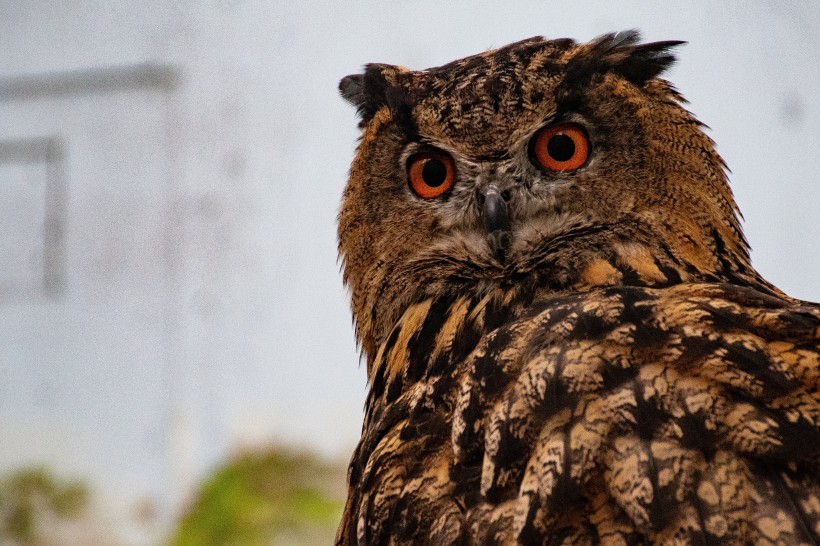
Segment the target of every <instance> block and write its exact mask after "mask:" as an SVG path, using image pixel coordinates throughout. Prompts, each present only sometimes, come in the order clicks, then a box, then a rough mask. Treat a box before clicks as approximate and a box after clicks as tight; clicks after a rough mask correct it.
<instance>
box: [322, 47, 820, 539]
mask: <svg viewBox="0 0 820 546" xmlns="http://www.w3.org/2000/svg"><path fill="white" fill-rule="evenodd" d="M679 43H680V42H658V43H648V44H640V43H639V41H638V36H637V33H634V32H625V33H619V34H612V35H606V36H602V37H600V38H598V39H596V40H594V41H592V42H590V43H587V44H577V43H575V42H573V41H572V40H552V41H549V40H544V39H542V38H532V39H529V40H524V41H521V42H517V43H514V44H511V45H509V46H506V47H503V48H501V49H497V50H493V51H489V52H486V53H483V54H480V55H476V56H473V57H468V58H465V59H462V60H459V61H456V62H453V63H451V64H448V65H445V66H442V67H439V68H432V69H428V70H424V71H411V70H407V69H404V68H400V67H396V66H391V65H379V64H373V65H368V66H367V67H366V69H365V72H364V74H359V75H354V76H348V77H347V78H345V79H343V80H342V82H341V84H340V89H341V92H342V95H343V96H344V97H345V98H346V99H347V100H349V101H350V102H352V103H353V104H355V105H356V106H357V107H358V109H359V114H360V116H361V128H362V131H363V132H362V139H361V142H360V144H359V147H358V150H357V155H356V158H355V159H354V161H353V165H352V167H351V170H350V179H349V183H348V186H347V188H346V190H345V193H344V199H343V204H342V208H341V211H340V214H339V248H340V255H341V258H342V262H343V272H344V279H345V282H346V284H347V285H348V287H349V288H350V291H351V299H352V308H353V315H354V320H355V325H356V333H357V337H358V339H359V341H360V343H361V348H362V353H363V356H364V357H365V358H366V360H367V369H368V379H369V386H370V389H369V393H368V397H367V401H366V407H365V420H364V426H363V432H362V438H361V440H360V442H359V445H358V447H357V448H356V451H355V453H354V455H353V459H352V461H351V465H350V470H349V476H348V480H349V491H348V498H347V503H346V507H345V512H344V516H343V520H342V523H341V526H340V528H339V532H338V535H337V544H340V545H354V544H357V545H365V544H370V545H378V544H465V545H466V544H516V543H518V544H597V543H605V544H610V543H611V544H749V543H754V544H818V543H820V538H818V537H820V478H818V470H819V469H820V468H818V467H820V389H819V388H818V387H819V386H820V306H818V305H817V304H813V303H808V302H802V301H798V300H795V299H792V298H789V297H788V296H786V295H785V294H783V293H782V292H781V291H780V290H778V289H777V288H776V287H774V286H772V285H771V284H769V283H768V282H766V281H765V280H764V279H763V278H762V277H761V276H760V275H759V274H758V273H757V272H756V271H755V270H754V268H753V267H752V265H751V263H750V259H749V248H748V244H747V243H746V240H745V238H744V236H743V233H742V230H741V227H740V224H739V221H738V214H739V213H738V211H737V207H736V205H735V203H734V200H733V198H732V194H731V190H730V189H729V185H728V181H727V178H726V173H725V165H724V163H723V161H722V159H721V158H720V156H719V155H718V154H717V153H716V152H715V150H714V146H713V143H712V141H711V140H710V139H709V137H707V136H706V135H705V134H704V133H703V131H702V124H701V123H700V122H698V121H697V119H695V118H694V116H692V114H690V113H689V112H688V111H686V110H685V108H683V107H682V106H681V105H682V103H684V100H683V98H682V97H681V96H680V95H679V94H678V93H677V92H676V91H675V89H674V88H673V87H672V86H671V85H670V84H669V83H668V82H666V81H665V80H663V79H661V78H659V75H660V74H661V73H662V72H663V70H664V69H666V68H667V67H668V66H669V65H670V64H671V63H672V62H673V61H674V57H673V55H672V54H671V53H670V50H671V49H672V48H673V47H674V46H676V45H678V44H679ZM555 128H558V129H555ZM559 129H560V130H559ZM545 135H546V137H545ZM555 135H558V136H557V137H555ZM567 135H572V139H573V140H572V143H570V141H569V140H567V138H568V136H567ZM543 141H546V144H544V143H543ZM581 151H583V152H584V155H583V156H581V157H578V154H579V153H580V152H581ZM544 154H547V155H549V156H551V157H546V156H544ZM552 156H554V157H552ZM576 157H577V158H578V160H579V161H577V162H575V161H574V159H575V158H576ZM553 160H555V161H557V163H554V162H553ZM417 177H421V178H422V180H421V184H422V186H423V188H420V187H418V186H417V185H416V178H417ZM428 190H429V191H428Z"/></svg>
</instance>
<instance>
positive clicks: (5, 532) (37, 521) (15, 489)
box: [0, 468, 88, 545]
mask: <svg viewBox="0 0 820 546" xmlns="http://www.w3.org/2000/svg"><path fill="white" fill-rule="evenodd" d="M87 502H88V490H87V487H86V486H85V485H84V484H82V483H80V482H63V481H60V480H59V479H57V478H56V477H55V476H54V475H53V474H52V473H51V472H49V471H48V470H47V469H45V468H25V469H21V470H17V471H15V472H13V473H11V474H9V475H8V476H6V477H5V478H3V479H2V480H0V543H2V544H4V545H5V544H9V545H18V544H19V545H24V544H25V545H29V544H43V543H44V542H46V539H45V538H44V534H47V532H48V530H49V529H51V528H53V527H54V526H55V523H56V522H57V521H59V520H70V519H75V518H78V517H80V516H81V514H82V512H83V510H84V509H85V507H86V504H87Z"/></svg>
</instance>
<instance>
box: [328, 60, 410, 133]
mask: <svg viewBox="0 0 820 546" xmlns="http://www.w3.org/2000/svg"><path fill="white" fill-rule="evenodd" d="M395 71H396V69H395V67H393V66H390V65H384V64H368V65H367V66H365V70H364V74H352V75H350V76H345V77H344V78H342V81H340V82H339V92H341V94H342V97H344V99H345V100H347V101H348V102H349V103H351V104H353V105H354V106H355V107H356V109H357V110H358V114H359V116H360V118H361V123H360V124H359V126H360V127H364V126H365V125H367V122H369V121H370V120H371V119H373V116H375V115H376V112H378V110H379V108H381V107H383V106H388V107H390V108H391V109H393V108H397V107H399V106H400V104H399V103H400V100H399V97H403V93H402V92H401V90H400V88H399V87H398V86H397V85H395V84H393V83H391V82H390V81H388V79H387V77H386V73H393V74H395Z"/></svg>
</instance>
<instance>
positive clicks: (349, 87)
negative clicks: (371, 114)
mask: <svg viewBox="0 0 820 546" xmlns="http://www.w3.org/2000/svg"><path fill="white" fill-rule="evenodd" d="M339 92H340V93H341V94H342V98H344V99H345V100H346V101H347V102H349V103H350V104H352V105H353V106H355V107H357V108H360V107H361V106H362V104H363V103H364V74H351V75H350V76H345V77H344V78H342V81H340V82H339Z"/></svg>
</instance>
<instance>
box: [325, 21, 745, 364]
mask: <svg viewBox="0 0 820 546" xmlns="http://www.w3.org/2000/svg"><path fill="white" fill-rule="evenodd" d="M681 43H682V42H656V43H646V44H641V43H639V36H638V34H637V33H636V32H634V31H632V32H624V33H619V34H608V35H605V36H602V37H600V38H597V39H595V40H593V41H592V42H589V43H585V44H578V43H576V42H574V41H573V40H569V39H561V40H545V39H543V38H540V37H537V38H531V39H528V40H523V41H521V42H517V43H513V44H510V45H508V46H506V47H502V48H500V49H496V50H493V51H488V52H485V53H482V54H479V55H475V56H472V57H467V58H465V59H461V60H458V61H455V62H453V63H450V64H447V65H444V66H441V67H438V68H430V69H427V70H421V71H413V70H408V69H406V68H402V67H398V66H392V65H386V64H370V65H367V66H366V67H365V70H364V73H362V74H356V75H351V76H347V77H345V78H344V79H342V81H341V83H340V85H339V88H340V90H341V94H342V96H343V97H344V98H345V99H346V100H348V101H349V102H351V103H352V104H353V105H355V106H356V107H357V109H358V113H359V116H360V118H361V122H360V127H361V129H362V137H361V141H360V143H359V146H358V149H357V153H356V157H355V159H354V161H353V164H352V166H351V169H350V179H349V182H348V185H347V187H346V189H345V192H344V198H343V203H342V206H341V210H340V213H339V232H338V236H339V251H340V256H341V258H342V267H343V272H344V279H345V282H346V283H347V284H348V286H349V288H350V290H351V295H352V306H353V314H354V319H355V322H356V329H357V335H358V337H359V339H360V341H361V343H362V348H363V351H364V353H365V354H366V355H369V356H372V355H373V353H374V351H375V349H376V348H377V347H378V345H379V344H380V343H381V342H382V341H383V340H384V339H385V336H387V335H388V334H389V332H390V330H391V328H392V327H393V325H394V324H395V322H396V320H398V318H399V317H400V316H401V314H402V312H403V311H404V310H405V309H406V308H407V307H408V306H409V305H412V304H414V303H416V302H419V301H422V300H424V299H426V298H430V297H433V296H441V295H447V294H453V295H457V294H465V293H469V294H477V295H481V294H483V293H491V292H492V291H494V290H497V289H499V288H500V287H503V288H506V289H509V288H511V287H515V288H516V289H519V290H521V291H530V292H532V291H537V290H549V291H561V290H570V289H573V290H577V289H585V288H587V287H592V286H599V285H607V284H630V283H631V284H639V285H648V286H653V285H658V286H663V285H670V284H674V283H679V282H687V281H693V280H715V279H722V280H728V281H731V280H732V279H737V278H744V279H746V278H751V277H754V278H757V275H756V274H755V273H754V271H753V269H752V268H751V265H750V263H749V251H748V245H747V243H746V241H745V239H744V237H743V234H742V231H741V227H740V225H739V222H738V218H737V216H738V212H737V208H736V205H735V203H734V201H733V198H732V194H731V191H730V189H729V185H728V182H727V179H726V173H725V165H724V163H723V161H722V159H721V158H720V156H719V155H718V154H717V153H716V152H715V150H714V145H713V142H712V141H711V140H710V139H709V137H708V136H706V135H705V134H704V132H703V130H702V128H703V125H702V124H701V123H700V122H699V121H698V120H697V119H695V118H694V116H693V115H692V114H690V113H689V112H688V111H687V110H686V109H685V108H684V107H683V106H682V103H684V102H685V101H684V100H683V98H682V97H681V96H680V95H679V94H678V93H677V92H676V91H675V89H674V88H673V87H672V86H671V85H670V84H669V83H668V82H667V81H665V80H663V79H660V78H659V76H660V74H661V73H662V72H663V71H664V70H665V69H666V68H668V67H669V66H670V65H671V64H672V63H673V62H674V60H675V59H674V57H673V55H672V54H671V53H670V50H671V49H672V48H674V47H675V46H677V45H679V44H681Z"/></svg>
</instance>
